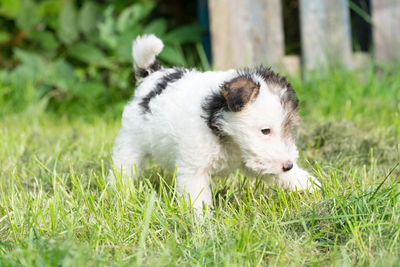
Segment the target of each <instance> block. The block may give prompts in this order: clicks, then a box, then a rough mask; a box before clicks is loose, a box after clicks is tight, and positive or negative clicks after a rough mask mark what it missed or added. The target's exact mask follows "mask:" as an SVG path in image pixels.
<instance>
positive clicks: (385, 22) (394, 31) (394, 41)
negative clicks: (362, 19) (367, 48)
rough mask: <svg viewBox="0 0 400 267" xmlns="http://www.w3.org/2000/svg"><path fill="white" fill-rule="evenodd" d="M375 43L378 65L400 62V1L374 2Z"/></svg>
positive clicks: (376, 0) (377, 0)
mask: <svg viewBox="0 0 400 267" xmlns="http://www.w3.org/2000/svg"><path fill="white" fill-rule="evenodd" d="M372 21H373V28H372V32H373V34H372V35H373V41H374V52H375V58H376V60H377V62H378V63H382V64H391V63H395V62H399V61H400V1H399V0H372Z"/></svg>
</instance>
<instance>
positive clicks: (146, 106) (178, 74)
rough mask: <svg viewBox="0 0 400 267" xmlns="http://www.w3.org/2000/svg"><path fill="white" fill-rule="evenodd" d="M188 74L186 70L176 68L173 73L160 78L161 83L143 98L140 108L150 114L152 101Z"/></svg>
mask: <svg viewBox="0 0 400 267" xmlns="http://www.w3.org/2000/svg"><path fill="white" fill-rule="evenodd" d="M186 72H187V70H186V69H184V68H175V69H173V70H172V71H171V72H169V73H167V74H165V75H164V76H163V77H161V78H160V80H159V82H158V83H157V84H156V87H155V88H154V89H153V90H152V91H151V92H150V93H148V94H147V95H146V96H145V97H143V99H142V101H141V102H140V104H139V105H140V106H141V107H142V108H143V113H149V112H151V110H150V101H151V99H153V98H154V97H156V96H158V95H160V94H161V93H162V92H163V91H164V89H165V88H167V86H168V85H169V84H171V83H174V82H176V81H177V80H179V79H180V78H182V77H183V75H184V74H185V73H186Z"/></svg>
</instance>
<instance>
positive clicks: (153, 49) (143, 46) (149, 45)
mask: <svg viewBox="0 0 400 267" xmlns="http://www.w3.org/2000/svg"><path fill="white" fill-rule="evenodd" d="M163 47H164V44H163V42H162V41H161V40H160V39H158V38H157V37H156V36H155V35H153V34H150V35H143V36H139V37H138V38H136V40H135V41H134V42H133V45H132V56H133V59H134V68H135V69H136V68H142V69H146V68H148V67H149V66H150V65H151V64H152V63H153V62H154V61H155V59H156V56H157V55H158V54H159V53H160V52H161V50H162V49H163Z"/></svg>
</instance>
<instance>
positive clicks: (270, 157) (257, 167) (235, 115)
mask: <svg viewBox="0 0 400 267" xmlns="http://www.w3.org/2000/svg"><path fill="white" fill-rule="evenodd" d="M154 38H155V37H154V36H147V37H142V38H138V39H137V40H136V42H135V45H134V51H133V54H134V56H135V61H136V62H137V64H140V65H139V66H140V67H143V66H146V65H148V64H151V63H152V62H151V60H154V58H153V57H154V54H155V53H156V52H159V48H160V47H162V45H160V44H159V43H158V41H159V39H157V40H158V41H155V39H154ZM145 44H150V46H151V47H152V48H151V49H150V48H146V47H145V46H144V45H145ZM155 44H157V45H155ZM155 47H156V48H155ZM149 51H152V52H149ZM142 53H143V54H142ZM138 59H139V60H138ZM171 71H172V70H171V69H163V70H160V71H156V72H154V73H152V74H150V75H149V76H148V77H146V78H144V79H143V81H142V83H141V84H140V85H139V86H138V87H137V89H136V91H135V96H134V98H133V100H132V101H131V102H130V103H129V104H128V105H127V106H126V107H125V109H124V112H123V115H122V126H121V130H120V132H119V134H118V136H117V138H116V140H115V145H114V151H113V162H114V166H115V168H116V169H122V171H123V173H124V176H125V177H134V176H135V175H134V172H133V170H134V169H135V167H136V168H137V170H140V169H141V168H142V166H143V160H144V159H145V157H147V156H150V157H151V158H153V160H154V161H155V162H156V163H157V164H159V165H160V166H161V167H163V168H166V169H168V170H170V171H173V170H174V169H175V167H177V190H178V192H179V193H180V194H183V193H185V192H186V193H187V194H188V195H189V196H190V199H191V201H192V204H193V205H194V207H195V208H200V207H201V205H202V203H203V202H204V204H206V205H207V206H209V207H212V194H211V190H210V175H226V174H229V173H231V172H232V171H234V170H235V169H238V168H241V169H242V170H243V171H245V172H246V173H248V174H251V175H262V176H265V177H267V178H268V177H270V175H273V176H275V178H276V180H277V182H278V184H281V185H282V186H284V187H286V188H289V189H293V190H294V189H297V190H308V191H312V190H313V188H314V187H312V186H311V185H312V183H311V181H313V183H314V184H317V185H319V182H318V181H317V180H315V179H314V178H313V177H312V176H311V175H310V174H309V173H307V172H306V171H304V170H302V169H300V168H299V167H298V166H297V164H296V160H297V157H298V151H297V148H296V145H295V143H294V141H293V140H286V139H282V137H281V132H280V131H281V124H282V122H283V119H284V115H285V111H284V110H283V107H282V105H281V102H280V99H279V95H276V94H273V93H272V92H271V90H269V88H268V85H267V84H266V83H265V81H263V80H262V79H261V78H260V77H258V76H257V75H253V79H254V80H255V81H258V82H259V84H260V91H259V95H258V96H257V97H256V99H255V100H254V101H253V102H252V103H250V104H249V105H248V106H247V107H246V108H245V109H244V110H243V111H240V112H229V111H226V112H224V114H223V117H224V119H223V121H221V122H220V123H221V125H222V128H223V129H224V132H225V133H226V134H228V135H229V137H230V138H229V140H227V141H221V140H220V138H219V137H217V136H216V135H215V134H214V133H213V132H212V131H211V130H210V128H209V127H208V126H207V124H206V122H205V120H204V118H203V116H204V111H203V110H202V105H203V103H204V99H205V98H206V97H207V96H209V95H211V94H212V93H213V92H218V90H221V89H220V86H221V84H223V83H224V82H226V81H229V80H230V79H233V78H234V77H235V75H237V74H236V71H235V70H228V71H214V72H204V73H202V72H198V71H195V70H191V71H190V72H188V73H186V74H185V75H184V76H183V78H181V79H179V80H177V81H176V82H173V83H169V84H168V86H167V87H166V88H165V90H164V91H163V92H162V93H161V94H159V95H158V96H156V97H154V98H152V100H151V101H150V104H149V107H150V110H151V112H150V113H144V112H143V107H142V106H140V102H141V101H142V98H143V97H145V96H146V95H147V94H148V93H149V92H151V90H153V89H154V87H155V86H156V84H157V83H158V81H159V79H160V78H161V77H163V76H164V75H165V74H166V73H168V72H171ZM263 128H271V129H272V133H271V135H268V136H266V135H263V134H262V133H261V131H260V130H261V129H263ZM287 161H292V162H293V163H294V167H293V168H292V169H291V170H290V171H287V172H284V171H283V170H282V164H283V163H285V162H287ZM139 176H140V174H139Z"/></svg>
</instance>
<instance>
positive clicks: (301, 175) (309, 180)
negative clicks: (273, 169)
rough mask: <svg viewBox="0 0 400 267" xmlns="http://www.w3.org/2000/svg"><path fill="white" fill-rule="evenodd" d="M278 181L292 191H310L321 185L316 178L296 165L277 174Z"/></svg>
mask: <svg viewBox="0 0 400 267" xmlns="http://www.w3.org/2000/svg"><path fill="white" fill-rule="evenodd" d="M278 183H279V184H280V185H281V186H283V187H284V188H287V189H290V190H292V191H296V190H297V191H308V192H310V193H312V192H313V191H314V190H318V189H319V187H320V186H321V183H320V182H319V181H318V180H317V179H316V178H314V177H313V176H312V175H311V174H309V173H308V172H306V171H305V170H302V169H300V168H298V167H297V168H293V169H292V170H291V171H288V172H285V173H282V174H281V175H279V177H278Z"/></svg>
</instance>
